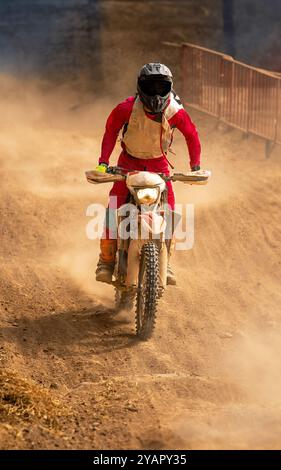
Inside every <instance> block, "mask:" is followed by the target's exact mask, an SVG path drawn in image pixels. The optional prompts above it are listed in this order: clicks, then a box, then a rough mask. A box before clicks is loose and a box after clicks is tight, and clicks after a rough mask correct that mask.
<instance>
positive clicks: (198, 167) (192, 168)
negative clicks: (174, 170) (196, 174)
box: [191, 165, 200, 171]
mask: <svg viewBox="0 0 281 470" xmlns="http://www.w3.org/2000/svg"><path fill="white" fill-rule="evenodd" d="M198 170H200V165H196V166H192V167H191V171H198Z"/></svg>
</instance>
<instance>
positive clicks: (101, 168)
mask: <svg viewBox="0 0 281 470" xmlns="http://www.w3.org/2000/svg"><path fill="white" fill-rule="evenodd" d="M107 167H108V165H107V163H100V164H99V165H98V166H96V168H95V171H99V172H100V173H106V171H107Z"/></svg>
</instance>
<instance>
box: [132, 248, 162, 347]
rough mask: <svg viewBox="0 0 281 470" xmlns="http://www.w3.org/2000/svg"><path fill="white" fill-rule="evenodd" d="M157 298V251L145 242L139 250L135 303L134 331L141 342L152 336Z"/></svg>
mask: <svg viewBox="0 0 281 470" xmlns="http://www.w3.org/2000/svg"><path fill="white" fill-rule="evenodd" d="M158 298H159V250H158V247H157V245H156V244H155V243H154V242H147V243H145V244H144V245H143V247H142V250H141V256H140V266H139V277H138V288H137V302H136V330H137V335H138V337H139V338H140V339H141V340H144V341H145V340H147V339H149V338H150V337H151V335H152V332H153V329H154V326H155V321H156V312H157V300H158Z"/></svg>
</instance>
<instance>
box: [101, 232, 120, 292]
mask: <svg viewBox="0 0 281 470" xmlns="http://www.w3.org/2000/svg"><path fill="white" fill-rule="evenodd" d="M100 250H101V252H100V256H99V261H98V265H97V269H96V281H99V282H106V283H107V284H111V282H112V275H113V272H114V267H115V254H116V250H117V241H116V240H107V239H101V241H100Z"/></svg>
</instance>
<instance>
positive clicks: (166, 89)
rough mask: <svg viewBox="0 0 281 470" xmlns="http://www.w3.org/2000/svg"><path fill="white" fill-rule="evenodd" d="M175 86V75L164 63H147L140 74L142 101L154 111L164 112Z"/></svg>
mask: <svg viewBox="0 0 281 470" xmlns="http://www.w3.org/2000/svg"><path fill="white" fill-rule="evenodd" d="M172 86H173V76H172V73H171V71H170V69H169V68H168V67H166V65H164V64H159V63H150V64H145V65H144V66H143V67H142V68H141V69H140V71H139V75H138V94H139V97H140V100H141V101H142V103H143V104H144V105H145V106H146V107H147V108H148V109H149V111H151V112H153V113H160V112H162V111H163V110H164V109H165V107H166V105H167V102H168V99H169V96H170V93H171V90H172Z"/></svg>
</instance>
